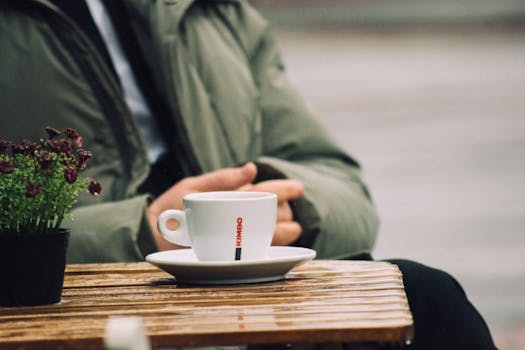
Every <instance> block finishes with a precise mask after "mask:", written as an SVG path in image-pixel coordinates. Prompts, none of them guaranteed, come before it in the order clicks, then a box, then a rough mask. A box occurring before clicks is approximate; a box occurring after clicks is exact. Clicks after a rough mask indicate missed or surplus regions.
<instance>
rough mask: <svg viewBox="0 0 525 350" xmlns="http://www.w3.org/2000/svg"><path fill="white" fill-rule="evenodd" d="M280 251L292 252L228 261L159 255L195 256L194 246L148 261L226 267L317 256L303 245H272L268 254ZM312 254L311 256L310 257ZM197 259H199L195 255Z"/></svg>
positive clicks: (159, 253) (171, 251) (148, 260)
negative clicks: (185, 258) (170, 257)
mask: <svg viewBox="0 0 525 350" xmlns="http://www.w3.org/2000/svg"><path fill="white" fill-rule="evenodd" d="M272 251H274V252H278V251H284V252H286V251H290V254H283V255H278V256H269V257H268V258H264V259H256V260H238V261H235V260H232V261H226V260H202V261H201V260H183V259H177V260H173V259H162V258H159V257H162V256H163V255H168V254H174V253H175V254H176V255H184V254H189V253H191V254H193V257H195V254H194V253H193V249H192V248H182V249H172V250H164V251H161V252H155V253H151V254H148V255H147V256H146V258H145V259H146V261H147V262H149V263H152V264H154V265H155V264H164V265H174V264H176V265H178V266H194V267H204V266H209V267H225V266H239V267H240V266H249V265H265V264H271V263H277V262H291V261H296V260H298V259H308V258H310V259H314V258H315V256H316V252H315V250H313V249H310V248H303V247H287V246H286V247H285V246H272V247H270V250H269V252H268V254H269V255H270V254H271V252H272ZM310 256H311V257H310ZM195 259H197V258H196V257H195Z"/></svg>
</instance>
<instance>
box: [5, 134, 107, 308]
mask: <svg viewBox="0 0 525 350" xmlns="http://www.w3.org/2000/svg"><path fill="white" fill-rule="evenodd" d="M46 132H47V135H48V137H47V138H46V139H41V140H40V141H39V142H36V143H34V142H31V141H29V140H22V141H21V142H20V143H18V144H16V143H13V142H10V141H4V140H0V305H1V306H22V305H43V304H53V303H57V302H59V301H60V299H61V295H62V284H63V281H64V270H65V264H66V251H67V245H68V238H69V230H68V229H66V228H63V227H62V226H61V225H62V221H63V219H64V218H65V217H69V216H71V212H72V209H73V206H74V204H75V203H76V202H77V199H78V196H79V195H80V193H82V192H89V193H91V194H92V195H98V194H99V193H100V191H101V186H100V183H98V182H96V181H94V180H92V179H88V178H86V177H83V176H81V175H80V173H81V172H82V171H84V170H86V168H87V164H88V160H89V159H90V158H91V157H92V154H91V152H89V151H87V150H85V149H84V148H82V137H81V136H80V135H79V134H78V132H77V131H75V130H74V129H69V128H68V129H65V130H63V131H62V132H59V131H58V130H56V129H54V128H51V127H47V128H46Z"/></svg>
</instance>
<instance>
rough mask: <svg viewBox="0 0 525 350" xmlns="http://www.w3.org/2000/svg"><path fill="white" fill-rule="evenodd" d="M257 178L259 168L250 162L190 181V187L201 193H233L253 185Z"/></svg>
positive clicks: (196, 177)
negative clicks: (240, 188)
mask: <svg viewBox="0 0 525 350" xmlns="http://www.w3.org/2000/svg"><path fill="white" fill-rule="evenodd" d="M255 176H257V167H256V166H255V164H254V163H253V162H248V163H246V164H244V165H243V166H240V167H236V168H225V169H220V170H216V171H212V172H210V173H206V174H203V175H199V176H195V177H192V178H190V179H188V180H189V181H190V187H191V188H192V189H193V190H195V191H199V192H204V191H232V190H236V189H237V188H239V187H241V186H244V185H247V184H249V183H251V182H252V181H253V180H254V179H255Z"/></svg>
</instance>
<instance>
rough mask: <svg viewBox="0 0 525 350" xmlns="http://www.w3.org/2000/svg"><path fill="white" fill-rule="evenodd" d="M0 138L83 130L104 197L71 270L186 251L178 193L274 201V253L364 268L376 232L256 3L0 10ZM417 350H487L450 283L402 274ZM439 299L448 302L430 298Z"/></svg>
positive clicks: (405, 266)
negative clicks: (176, 224)
mask: <svg viewBox="0 0 525 350" xmlns="http://www.w3.org/2000/svg"><path fill="white" fill-rule="evenodd" d="M0 52H2V54H1V55H0V91H2V93H1V94H0V110H1V112H0V113H2V119H1V120H2V121H1V127H0V138H4V139H11V140H13V139H14V140H16V139H21V138H33V139H35V138H36V139H38V138H40V137H41V131H42V130H43V129H44V128H45V127H46V126H48V125H49V126H53V127H55V128H57V129H62V128H66V127H69V128H74V129H76V130H78V131H79V132H80V133H81V134H82V135H83V137H84V140H83V141H84V144H85V145H86V147H88V148H89V149H90V150H91V151H92V153H93V154H94V157H93V159H92V163H91V165H90V168H89V170H88V171H89V174H88V175H90V176H92V177H94V178H96V179H97V180H99V181H100V182H101V183H102V186H103V190H102V194H101V196H100V197H99V198H98V199H96V200H93V199H91V198H87V197H85V198H82V199H81V201H80V202H79V205H78V208H77V209H76V210H75V211H74V220H72V221H70V222H68V224H67V225H68V226H69V227H70V228H71V236H70V247H69V252H68V261H69V262H71V263H73V262H75V263H83V262H110V261H140V260H143V259H144V256H145V255H147V254H149V253H151V252H154V251H156V250H159V249H160V250H165V249H173V248H178V247H176V246H174V245H173V244H172V243H169V242H167V241H165V240H164V239H163V238H162V237H161V236H160V234H159V233H158V231H157V229H156V224H155V223H156V220H157V217H158V214H160V212H162V211H163V210H165V209H168V208H180V207H181V198H182V196H183V195H184V194H187V193H191V192H199V191H212V190H237V189H247V190H255V191H271V192H275V193H277V194H278V198H279V205H278V221H277V225H276V230H275V234H274V239H273V242H272V243H273V244H275V245H296V246H304V247H311V248H313V249H315V250H316V252H317V256H318V258H328V259H355V258H359V259H370V258H371V255H370V253H371V250H372V248H373V245H374V242H375V240H376V235H377V231H378V217H377V213H376V211H375V209H374V205H373V203H372V200H371V197H370V194H369V192H368V190H367V187H366V185H365V184H364V182H363V180H362V178H361V175H360V167H359V164H358V163H357V162H356V161H355V160H354V159H353V158H352V157H350V156H349V155H348V154H347V153H346V152H345V151H344V150H342V149H341V148H340V147H339V146H338V145H337V144H336V143H335V142H334V141H333V140H332V138H331V136H330V134H329V133H328V132H327V130H326V129H325V128H324V127H323V126H322V125H321V124H320V123H319V121H318V120H317V119H316V118H315V116H314V115H313V114H312V113H311V112H310V111H309V110H308V108H307V107H306V104H305V102H304V101H303V99H302V98H301V96H300V95H299V94H298V93H297V91H296V90H295V89H294V88H293V87H292V86H291V84H290V82H289V81H288V80H287V78H286V73H285V69H284V65H283V62H282V59H281V56H280V53H279V49H278V46H277V43H276V40H275V37H274V36H273V34H272V32H271V29H270V26H269V24H268V22H267V21H266V20H265V19H264V18H262V17H261V16H260V15H259V13H258V12H257V11H256V10H255V9H254V8H253V7H251V6H250V5H249V4H248V3H247V2H246V1H236V0H215V1H196V0H178V1H168V0H164V1H160V0H157V1H140V0H104V1H102V0H86V1H70V0H39V1H36V0H24V1H3V2H0ZM395 263H396V264H398V266H399V267H400V269H401V271H402V272H403V276H404V282H405V286H406V291H407V295H408V299H409V303H410V307H411V310H412V312H413V314H414V319H415V334H416V335H415V339H414V342H413V344H412V347H414V348H425V349H432V348H455V347H456V346H461V348H463V349H466V348H476V349H493V348H494V344H493V341H492V338H491V336H490V332H489V330H488V328H487V326H486V324H485V322H484V320H483V319H482V317H481V315H479V313H478V312H477V310H475V308H474V307H473V306H472V304H470V302H469V301H468V299H467V298H466V296H465V294H464V292H463V290H462V289H461V286H459V284H458V283H457V282H456V281H455V280H454V279H453V277H452V276H450V275H448V274H446V273H445V272H442V271H439V270H434V269H431V268H429V267H425V266H423V265H421V264H418V263H415V262H411V261H405V260H397V261H395ZM436 286H439V288H438V289H436V288H437V287H436Z"/></svg>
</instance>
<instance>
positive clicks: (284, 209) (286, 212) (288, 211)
mask: <svg viewBox="0 0 525 350" xmlns="http://www.w3.org/2000/svg"><path fill="white" fill-rule="evenodd" d="M292 220H293V212H292V208H291V207H290V204H289V203H288V202H283V203H281V204H279V206H278V207H277V221H278V222H280V221H292Z"/></svg>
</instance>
